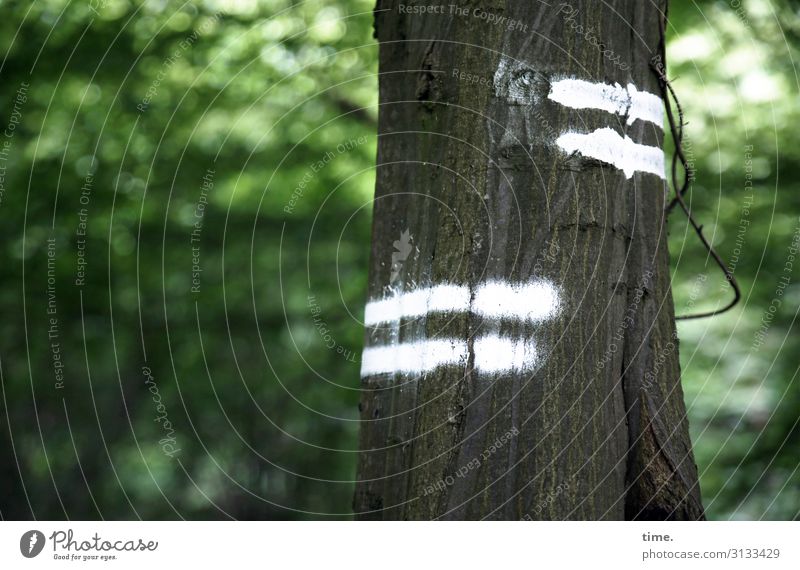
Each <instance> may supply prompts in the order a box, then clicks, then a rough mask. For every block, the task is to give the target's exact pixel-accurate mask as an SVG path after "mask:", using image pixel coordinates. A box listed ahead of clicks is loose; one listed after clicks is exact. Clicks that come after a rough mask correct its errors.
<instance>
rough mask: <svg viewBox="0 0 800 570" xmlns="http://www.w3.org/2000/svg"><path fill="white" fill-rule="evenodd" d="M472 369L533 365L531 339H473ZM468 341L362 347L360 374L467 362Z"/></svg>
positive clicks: (513, 369)
mask: <svg viewBox="0 0 800 570" xmlns="http://www.w3.org/2000/svg"><path fill="white" fill-rule="evenodd" d="M473 348H474V351H475V371H476V372H478V373H484V374H490V373H501V372H518V371H525V370H530V369H532V368H533V367H534V366H535V364H536V361H537V350H536V344H535V343H534V341H533V340H515V339H510V338H502V337H499V336H497V335H487V336H483V337H480V338H477V339H475V343H474V347H473ZM468 357H469V350H468V347H467V343H466V342H465V341H460V340H452V339H451V340H424V341H416V342H409V343H403V344H392V345H387V346H377V347H371V348H366V349H364V352H363V353H362V355H361V377H362V378H366V377H367V376H376V375H379V374H423V373H425V372H431V371H433V370H435V369H437V368H439V367H441V366H451V365H458V366H466V364H467V359H468Z"/></svg>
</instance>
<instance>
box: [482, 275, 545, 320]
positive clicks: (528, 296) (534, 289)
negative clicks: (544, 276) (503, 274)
mask: <svg viewBox="0 0 800 570" xmlns="http://www.w3.org/2000/svg"><path fill="white" fill-rule="evenodd" d="M559 303H560V301H559V298H558V292H557V291H556V288H555V287H554V286H553V285H552V284H551V283H549V282H547V281H533V282H531V283H527V284H524V285H511V284H510V283H503V282H502V281H489V282H488V283H484V284H482V285H480V286H479V287H478V289H477V291H476V292H475V300H474V301H473V303H472V311H473V312H474V313H476V314H479V315H483V316H485V317H496V318H517V319H523V320H526V321H541V320H544V319H547V318H549V317H552V316H553V315H555V314H556V312H557V311H558V306H559Z"/></svg>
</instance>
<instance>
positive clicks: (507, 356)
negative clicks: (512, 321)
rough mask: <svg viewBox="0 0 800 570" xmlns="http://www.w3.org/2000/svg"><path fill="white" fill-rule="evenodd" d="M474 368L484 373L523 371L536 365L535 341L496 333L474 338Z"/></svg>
mask: <svg viewBox="0 0 800 570" xmlns="http://www.w3.org/2000/svg"><path fill="white" fill-rule="evenodd" d="M474 350H475V370H476V371H477V372H484V373H497V372H523V371H525V370H530V369H531V368H533V367H534V366H535V365H536V360H537V351H536V343H534V342H533V341H532V340H528V341H525V340H513V339H508V338H501V337H499V336H496V335H492V336H484V337H481V338H478V339H476V340H475V345H474Z"/></svg>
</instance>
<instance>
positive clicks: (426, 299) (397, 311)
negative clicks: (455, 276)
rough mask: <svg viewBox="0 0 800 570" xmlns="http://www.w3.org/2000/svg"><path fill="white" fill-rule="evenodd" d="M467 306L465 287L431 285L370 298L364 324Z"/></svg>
mask: <svg viewBox="0 0 800 570" xmlns="http://www.w3.org/2000/svg"><path fill="white" fill-rule="evenodd" d="M468 307H469V289H467V288H466V287H463V286H459V285H435V286H433V287H428V288H423V289H416V290H414V291H409V292H408V293H401V294H399V295H396V296H394V297H389V298H387V299H382V300H380V301H370V302H369V303H367V307H366V309H365V311H364V324H365V325H368V326H369V325H376V324H378V323H388V322H394V321H399V320H400V319H401V318H403V317H419V316H422V315H426V314H428V313H434V312H446V311H463V310H465V308H468Z"/></svg>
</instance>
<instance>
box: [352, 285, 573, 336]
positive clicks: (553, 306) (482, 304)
mask: <svg viewBox="0 0 800 570" xmlns="http://www.w3.org/2000/svg"><path fill="white" fill-rule="evenodd" d="M558 305H559V298H558V292H557V291H556V288H555V287H554V286H553V285H552V284H551V283H549V282H548V281H543V280H536V281H532V282H531V283H526V284H522V285H511V284H509V283H503V282H502V281H490V282H488V283H484V284H482V285H479V286H478V288H477V290H476V291H475V299H474V301H472V303H470V292H469V288H468V287H467V286H465V285H435V286H433V287H427V288H422V289H416V290H414V291H409V292H407V293H401V294H399V295H396V296H394V297H389V298H386V299H382V300H379V301H370V302H369V303H367V307H366V309H365V311H364V324H366V325H368V326H370V325H377V324H379V323H388V322H396V321H399V320H400V319H402V318H406V317H419V316H422V315H427V314H429V313H443V312H454V313H455V312H466V311H472V312H473V313H475V314H477V315H481V316H484V317H491V318H516V319H522V320H527V321H540V320H542V319H546V318H548V317H550V316H552V315H554V314H555V313H556V311H557V310H558Z"/></svg>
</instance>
